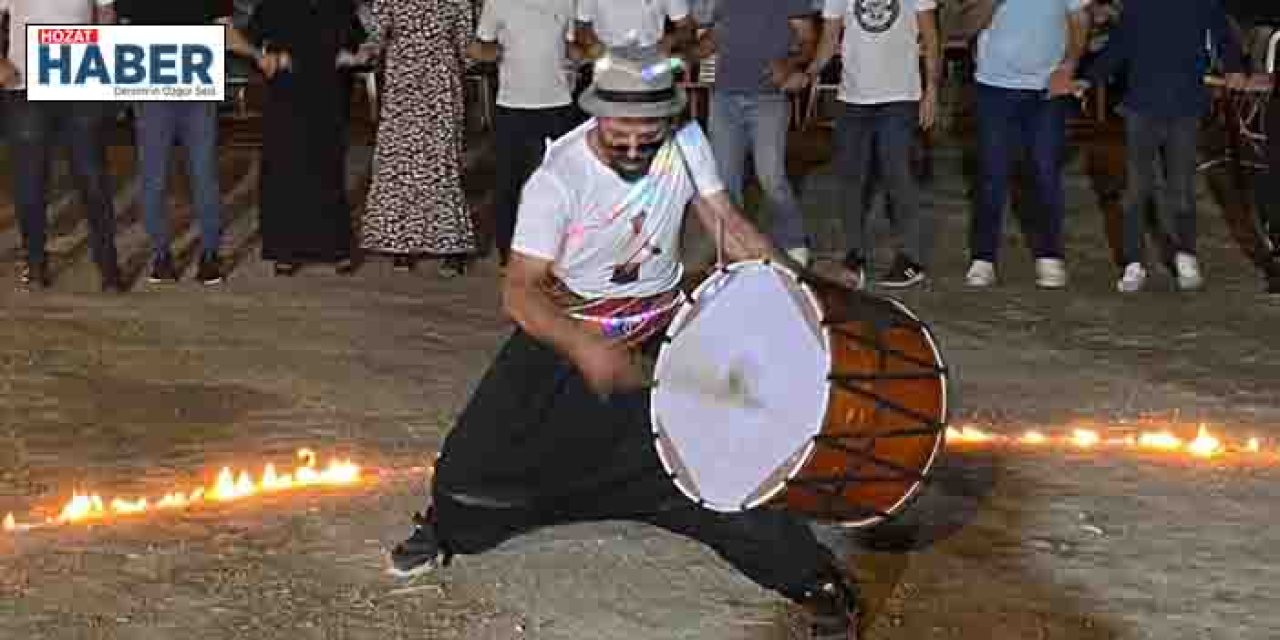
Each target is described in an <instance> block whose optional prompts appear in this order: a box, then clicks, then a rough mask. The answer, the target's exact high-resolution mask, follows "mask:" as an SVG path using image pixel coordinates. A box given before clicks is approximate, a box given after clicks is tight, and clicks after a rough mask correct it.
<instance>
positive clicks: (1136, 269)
mask: <svg viewBox="0 0 1280 640" xmlns="http://www.w3.org/2000/svg"><path fill="white" fill-rule="evenodd" d="M1146 282H1147V268H1146V267H1144V266H1142V263H1141V262H1130V263H1129V264H1128V265H1127V266H1125V268H1124V273H1123V274H1122V275H1121V276H1120V280H1119V281H1118V282H1116V291H1119V292H1120V293H1136V292H1138V291H1142V285H1144V284H1146Z"/></svg>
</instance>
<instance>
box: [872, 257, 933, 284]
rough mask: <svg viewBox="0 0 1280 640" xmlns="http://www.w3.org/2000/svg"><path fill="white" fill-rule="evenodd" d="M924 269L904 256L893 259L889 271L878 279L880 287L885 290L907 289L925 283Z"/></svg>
mask: <svg viewBox="0 0 1280 640" xmlns="http://www.w3.org/2000/svg"><path fill="white" fill-rule="evenodd" d="M925 277H926V276H925V273H924V269H923V268H922V267H921V266H920V265H918V264H916V263H914V262H912V261H911V260H908V259H907V258H906V257H904V256H898V257H897V258H894V260H893V265H892V266H890V267H889V271H888V272H887V273H885V274H884V275H883V276H881V277H880V282H878V283H877V284H879V285H880V286H882V287H884V288H886V289H907V288H910V287H914V286H916V285H918V284H920V283H921V282H924V281H925Z"/></svg>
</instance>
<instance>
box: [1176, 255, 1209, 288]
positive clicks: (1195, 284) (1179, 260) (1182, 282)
mask: <svg viewBox="0 0 1280 640" xmlns="http://www.w3.org/2000/svg"><path fill="white" fill-rule="evenodd" d="M1173 269H1174V275H1175V276H1176V277H1177V281H1178V290H1179V291H1195V290H1197V289H1199V288H1200V287H1203V286H1204V276H1203V275H1201V274H1200V261H1199V260H1197V259H1196V257H1195V256H1193V255H1191V254H1189V253H1179V254H1178V255H1176V256H1174V257H1173Z"/></svg>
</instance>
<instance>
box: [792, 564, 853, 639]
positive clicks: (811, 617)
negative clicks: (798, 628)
mask: <svg viewBox="0 0 1280 640" xmlns="http://www.w3.org/2000/svg"><path fill="white" fill-rule="evenodd" d="M800 604H801V606H802V607H803V609H804V613H805V614H806V615H805V620H804V623H803V624H804V627H805V628H804V630H803V631H804V635H803V636H802V637H804V638H808V639H812V640H857V638H858V631H859V630H858V592H857V589H856V588H855V587H854V586H853V584H852V583H851V582H850V581H849V580H848V579H847V578H845V577H844V576H842V575H831V576H828V577H825V578H823V579H822V580H820V581H819V582H818V584H817V585H816V586H815V587H814V588H813V590H811V591H810V592H809V593H807V594H806V597H805V598H804V600H803V601H802V602H801V603H800Z"/></svg>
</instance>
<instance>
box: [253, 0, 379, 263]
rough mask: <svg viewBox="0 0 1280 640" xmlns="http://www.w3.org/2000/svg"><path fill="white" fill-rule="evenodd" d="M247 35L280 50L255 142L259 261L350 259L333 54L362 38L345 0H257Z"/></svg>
mask: <svg viewBox="0 0 1280 640" xmlns="http://www.w3.org/2000/svg"><path fill="white" fill-rule="evenodd" d="M249 35H250V37H251V38H252V39H253V41H254V42H255V43H256V44H258V45H259V46H263V45H265V46H266V47H267V49H268V50H283V51H287V52H288V53H289V55H290V56H291V57H292V66H291V68H290V69H288V70H285V71H281V72H279V73H277V74H276V75H275V77H274V78H273V79H272V80H270V81H269V82H268V85H267V95H266V105H265V114H264V119H263V136H262V182H261V205H260V213H259V215H260V216H261V218H260V226H261V230H262V257H263V258H264V259H266V260H275V261H278V262H290V263H301V262H337V261H340V260H344V259H347V258H349V257H350V256H351V248H352V231H351V211H350V203H349V201H348V198H347V191H346V173H347V171H346V156H347V144H348V132H349V127H348V121H349V117H350V96H351V75H350V73H348V72H345V71H342V70H339V69H338V68H337V57H338V53H339V52H340V51H342V50H349V51H354V50H355V49H356V48H357V47H358V46H359V44H360V41H361V40H362V39H363V33H362V30H361V28H360V23H359V20H358V19H357V17H356V7H355V3H354V2H353V0H262V2H261V3H259V4H258V5H257V7H256V8H255V9H254V11H253V15H252V18H251V19H250V22H249Z"/></svg>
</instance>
